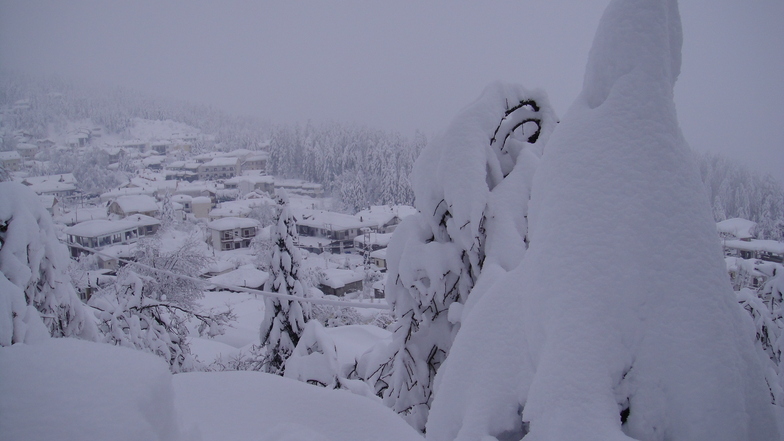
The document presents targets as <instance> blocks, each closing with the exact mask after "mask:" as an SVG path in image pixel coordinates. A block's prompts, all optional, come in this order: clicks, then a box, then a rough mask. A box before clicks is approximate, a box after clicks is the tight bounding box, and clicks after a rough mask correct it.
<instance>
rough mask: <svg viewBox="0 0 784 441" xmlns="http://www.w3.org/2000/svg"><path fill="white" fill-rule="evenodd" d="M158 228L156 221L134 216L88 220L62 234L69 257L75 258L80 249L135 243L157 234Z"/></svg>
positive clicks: (138, 215) (81, 251) (150, 218)
mask: <svg viewBox="0 0 784 441" xmlns="http://www.w3.org/2000/svg"><path fill="white" fill-rule="evenodd" d="M160 226H161V222H160V221H159V220H158V219H154V218H152V217H149V216H144V215H141V214H136V215H133V216H128V217H126V218H125V219H122V220H119V221H110V220H105V219H97V220H88V221H84V222H80V223H78V224H76V225H74V226H72V227H68V228H66V229H65V230H63V232H64V233H65V235H66V239H67V240H66V241H67V244H68V248H69V250H70V252H71V257H73V258H77V257H79V255H81V254H82V253H84V252H85V251H84V250H82V249H81V247H87V248H93V249H96V250H101V249H103V248H104V247H108V246H111V245H117V244H131V243H135V242H136V241H137V240H138V239H139V237H144V236H151V235H153V234H155V233H157V232H158V229H159V228H160Z"/></svg>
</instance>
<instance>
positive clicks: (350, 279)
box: [318, 268, 365, 297]
mask: <svg viewBox="0 0 784 441" xmlns="http://www.w3.org/2000/svg"><path fill="white" fill-rule="evenodd" d="M364 277H365V276H364V275H363V274H362V273H361V272H358V271H352V270H344V269H334V268H330V269H325V270H323V272H322V274H321V277H320V280H319V285H318V289H320V290H321V292H323V293H324V294H327V295H331V296H337V297H343V296H345V295H346V294H349V293H352V292H357V291H362V280H363V279H364Z"/></svg>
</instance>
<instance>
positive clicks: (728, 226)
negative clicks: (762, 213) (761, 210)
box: [716, 217, 757, 239]
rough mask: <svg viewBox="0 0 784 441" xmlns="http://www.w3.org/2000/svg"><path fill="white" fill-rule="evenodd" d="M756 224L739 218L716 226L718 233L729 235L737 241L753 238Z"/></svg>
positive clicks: (724, 221)
mask: <svg viewBox="0 0 784 441" xmlns="http://www.w3.org/2000/svg"><path fill="white" fill-rule="evenodd" d="M756 228H757V223H756V222H754V221H750V220H747V219H742V218H739V217H736V218H732V219H727V220H723V221H721V222H718V223H717V224H716V229H717V230H719V233H724V234H730V235H732V236H735V237H736V238H737V239H751V238H753V237H754V230H755V229H756Z"/></svg>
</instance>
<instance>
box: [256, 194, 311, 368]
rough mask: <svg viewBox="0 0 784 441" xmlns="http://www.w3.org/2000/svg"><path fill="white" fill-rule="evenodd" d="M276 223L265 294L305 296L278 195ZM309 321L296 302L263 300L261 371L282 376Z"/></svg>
mask: <svg viewBox="0 0 784 441" xmlns="http://www.w3.org/2000/svg"><path fill="white" fill-rule="evenodd" d="M276 201H277V205H278V210H279V211H278V216H277V222H276V223H275V225H273V226H272V227H271V230H270V240H271V241H272V256H271V261H270V267H269V273H270V276H269V279H268V280H267V282H266V283H265V284H264V290H265V291H272V292H276V293H279V294H286V295H292V296H297V297H304V296H305V293H306V290H305V286H303V282H302V280H301V274H300V273H301V268H300V267H301V256H300V252H299V248H297V246H296V245H295V243H296V238H297V225H296V223H295V220H294V217H293V216H292V215H291V213H290V211H289V208H288V198H287V197H286V196H285V195H279V196H278V197H277V198H276ZM308 320H310V307H309V305H308V304H303V303H302V302H299V301H297V300H288V299H281V298H274V297H267V298H266V299H265V301H264V321H262V323H261V328H260V332H259V334H260V338H261V347H262V349H263V350H264V352H263V358H262V360H261V369H262V370H263V371H265V372H269V373H273V374H278V375H283V371H284V368H285V363H286V359H287V358H288V357H289V356H290V355H291V354H292V353H293V351H294V348H295V347H296V346H297V343H298V342H299V338H300V335H302V331H303V329H305V323H306V322H307V321H308Z"/></svg>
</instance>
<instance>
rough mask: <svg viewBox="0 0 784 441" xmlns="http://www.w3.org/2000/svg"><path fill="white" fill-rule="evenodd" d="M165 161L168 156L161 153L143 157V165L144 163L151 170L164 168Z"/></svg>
mask: <svg viewBox="0 0 784 441" xmlns="http://www.w3.org/2000/svg"><path fill="white" fill-rule="evenodd" d="M164 162H166V157H165V156H161V155H152V156H148V157H146V158H144V159H142V165H144V168H147V169H150V170H161V169H163V163H164Z"/></svg>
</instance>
